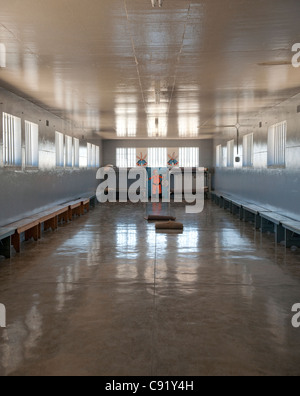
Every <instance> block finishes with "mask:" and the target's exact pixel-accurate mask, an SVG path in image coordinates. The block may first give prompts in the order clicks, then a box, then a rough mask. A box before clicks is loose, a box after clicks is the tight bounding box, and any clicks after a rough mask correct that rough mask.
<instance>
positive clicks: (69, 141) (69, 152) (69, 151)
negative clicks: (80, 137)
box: [65, 135, 73, 169]
mask: <svg viewBox="0 0 300 396" xmlns="http://www.w3.org/2000/svg"><path fill="white" fill-rule="evenodd" d="M65 167H66V168H69V169H70V168H73V138H72V137H71V136H68V135H65Z"/></svg>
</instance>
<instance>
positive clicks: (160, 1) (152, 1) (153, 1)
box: [151, 0, 163, 8]
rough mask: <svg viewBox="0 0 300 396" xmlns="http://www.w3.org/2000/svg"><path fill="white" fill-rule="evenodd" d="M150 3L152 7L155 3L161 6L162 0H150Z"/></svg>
mask: <svg viewBox="0 0 300 396" xmlns="http://www.w3.org/2000/svg"><path fill="white" fill-rule="evenodd" d="M151 3H152V7H153V8H154V7H156V6H157V4H158V6H159V7H160V8H162V6H163V0H151Z"/></svg>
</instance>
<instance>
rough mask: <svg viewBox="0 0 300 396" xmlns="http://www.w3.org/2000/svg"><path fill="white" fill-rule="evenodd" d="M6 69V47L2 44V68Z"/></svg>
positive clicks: (0, 62) (0, 61)
mask: <svg viewBox="0 0 300 396" xmlns="http://www.w3.org/2000/svg"><path fill="white" fill-rule="evenodd" d="M4 67H6V47H5V45H4V44H2V43H0V68H4Z"/></svg>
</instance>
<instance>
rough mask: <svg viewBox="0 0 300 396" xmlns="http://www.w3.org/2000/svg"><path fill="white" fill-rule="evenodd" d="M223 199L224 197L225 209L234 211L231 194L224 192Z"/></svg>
mask: <svg viewBox="0 0 300 396" xmlns="http://www.w3.org/2000/svg"><path fill="white" fill-rule="evenodd" d="M221 199H222V204H223V208H224V209H225V210H227V209H228V210H229V211H230V212H232V198H231V197H230V195H227V194H226V195H225V194H223V195H222V196H221Z"/></svg>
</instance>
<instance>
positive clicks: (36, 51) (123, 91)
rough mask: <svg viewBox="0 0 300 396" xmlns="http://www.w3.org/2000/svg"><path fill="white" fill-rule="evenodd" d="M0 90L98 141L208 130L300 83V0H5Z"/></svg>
mask: <svg viewBox="0 0 300 396" xmlns="http://www.w3.org/2000/svg"><path fill="white" fill-rule="evenodd" d="M0 7H1V18H0V43H2V44H5V46H6V57H7V64H6V66H7V67H6V68H4V69H0V83H1V85H2V86H3V87H6V88H8V89H10V90H11V91H13V92H16V93H18V94H20V95H21V96H23V97H25V98H29V99H30V100H32V101H33V102H34V103H37V104H39V105H41V106H43V107H44V108H45V109H48V110H50V111H52V112H53V113H55V114H57V115H59V116H60V117H63V118H66V119H70V120H72V121H73V122H74V124H75V125H76V128H75V131H74V132H75V133H78V135H81V134H82V131H83V130H84V131H85V134H90V136H99V135H100V136H102V137H104V138H122V139H124V138H129V139H131V138H142V139H143V138H145V139H146V138H151V139H153V138H162V137H163V138H182V139H188V138H195V137H198V138H203V137H207V136H213V135H214V134H216V133H219V132H220V128H218V127H217V126H220V125H231V124H233V123H235V122H236V120H237V119H238V118H239V120H240V123H241V124H244V125H249V124H254V123H255V122H257V119H256V116H257V114H258V113H259V112H260V111H263V110H264V109H267V108H270V107H273V106H275V105H276V104H278V103H280V102H282V101H283V100H285V99H287V98H289V97H291V96H294V95H295V94H297V93H299V92H300V75H299V69H294V68H293V67H292V65H291V64H290V62H291V58H292V53H291V48H292V45H293V44H294V43H295V42H299V41H300V25H299V23H298V16H299V13H300V2H299V1H298V0H286V1H282V0H257V1H253V0H200V1H190V0H164V2H163V7H162V8H158V7H156V8H152V6H151V1H150V0H87V1H85V2H82V1H79V0H52V1H51V2H50V1H40V0H10V1H6V0H0Z"/></svg>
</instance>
